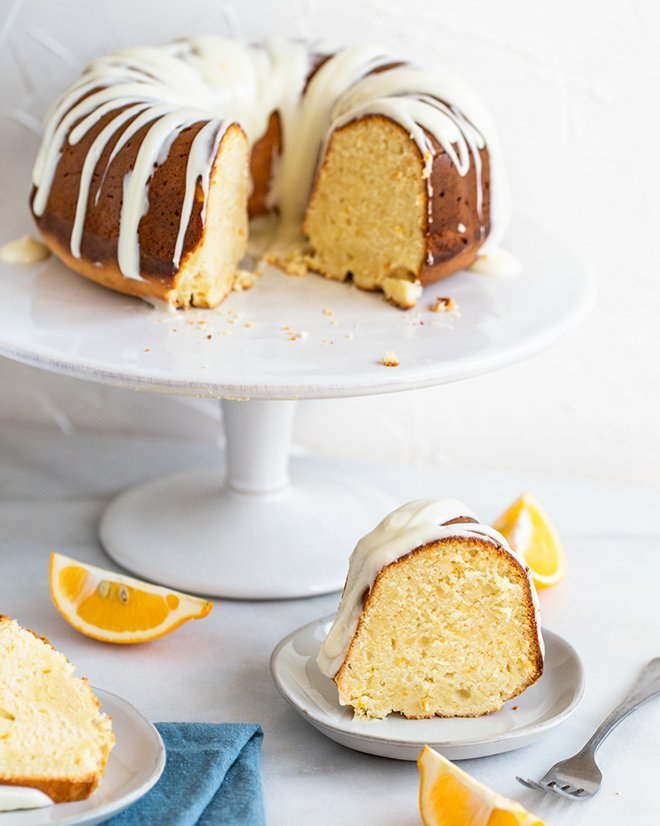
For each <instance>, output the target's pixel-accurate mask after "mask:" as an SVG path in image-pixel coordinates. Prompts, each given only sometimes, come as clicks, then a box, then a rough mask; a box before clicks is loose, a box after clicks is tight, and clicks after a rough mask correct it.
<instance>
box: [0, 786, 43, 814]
mask: <svg viewBox="0 0 660 826" xmlns="http://www.w3.org/2000/svg"><path fill="white" fill-rule="evenodd" d="M52 805H53V801H52V800H51V799H50V797H48V795H47V794H44V793H43V792H41V791H39V789H32V788H30V787H29V786H3V785H0V812H16V811H18V810H19V809H41V808H43V807H44V806H52Z"/></svg>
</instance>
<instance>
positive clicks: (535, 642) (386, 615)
mask: <svg viewBox="0 0 660 826" xmlns="http://www.w3.org/2000/svg"><path fill="white" fill-rule="evenodd" d="M318 665H319V668H320V670H321V672H322V673H323V674H325V675H326V676H328V677H330V678H332V679H334V681H335V682H336V684H337V687H338V689H339V701H340V703H341V704H342V705H350V706H353V709H354V710H355V714H356V715H357V716H361V717H386V716H387V715H388V714H390V713H392V712H400V713H401V714H403V715H404V716H405V717H409V718H421V717H434V716H438V717H477V716H480V715H482V714H489V713H491V712H494V711H497V710H498V709H499V708H500V707H501V706H502V704H503V703H504V702H505V701H506V700H509V699H511V698H512V697H515V696H517V695H518V694H520V693H521V692H522V691H524V689H525V688H527V687H528V686H529V685H531V684H532V683H533V682H535V681H536V680H537V679H538V678H539V677H540V676H541V673H542V671H543V640H542V637H541V629H540V622H539V608H538V599H537V596H536V592H535V590H534V585H533V583H532V581H531V579H530V576H529V571H528V570H527V568H526V566H525V564H524V562H523V561H522V560H521V559H520V558H519V557H518V556H516V554H514V553H513V551H512V550H511V549H510V548H509V546H508V545H507V543H506V540H505V539H504V537H502V536H501V535H500V534H498V533H497V531H495V530H494V529H493V528H490V527H487V526H485V525H481V524H479V522H478V521H477V520H476V517H475V516H474V514H472V513H470V511H469V510H468V509H467V508H466V507H465V506H464V505H462V504H461V503H460V502H457V501H455V500H453V499H447V500H443V501H438V500H432V499H420V500H417V501H414V502H410V503H409V504H407V505H404V506H403V507H401V508H399V509H398V510H395V511H394V512H393V513H391V514H390V515H389V516H387V517H386V518H385V519H384V520H383V521H382V522H381V523H380V524H379V525H378V527H376V528H375V530H373V531H372V532H371V533H370V534H367V536H365V537H364V538H363V539H361V540H360V541H359V542H358V544H357V547H356V548H355V551H354V552H353V555H352V556H351V561H350V567H349V571H348V577H347V579H346V585H345V587H344V593H343V595H342V599H341V603H340V606H339V611H338V613H337V617H336V619H335V621H334V623H333V625H332V627H331V628H330V631H329V633H328V636H327V638H326V640H325V642H324V643H323V646H322V648H321V651H320V653H319V656H318Z"/></svg>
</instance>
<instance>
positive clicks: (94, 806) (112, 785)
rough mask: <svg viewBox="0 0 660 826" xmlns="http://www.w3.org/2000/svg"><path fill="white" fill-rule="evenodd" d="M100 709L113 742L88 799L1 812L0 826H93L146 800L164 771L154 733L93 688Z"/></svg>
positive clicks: (118, 700)
mask: <svg viewBox="0 0 660 826" xmlns="http://www.w3.org/2000/svg"><path fill="white" fill-rule="evenodd" d="M94 693H95V694H96V696H97V697H98V698H99V700H100V701H101V710H102V711H104V712H105V713H106V714H109V715H110V716H111V717H112V729H113V731H114V733H115V737H116V738H117V742H116V745H115V747H114V748H113V750H112V751H111V752H110V758H109V760H108V765H107V766H106V770H105V775H104V776H103V780H102V781H101V783H100V785H99V787H98V789H97V790H96V791H95V792H94V794H93V795H92V796H91V797H90V798H89V799H88V800H82V801H80V802H79V803H59V804H57V805H55V806H47V807H45V808H43V809H29V810H27V811H22V812H5V813H0V826H45V824H52V823H57V824H65V823H66V824H74V823H75V824H78V826H83V824H85V826H93V824H96V823H102V822H103V821H105V820H107V819H108V818H110V817H112V816H113V815H116V814H119V812H123V811H124V809H126V808H128V807H129V806H130V805H131V804H132V803H135V801H136V800H139V799H140V798H141V797H142V796H143V795H145V794H146V793H147V792H148V791H149V789H150V788H151V787H152V786H153V785H154V784H155V783H156V781H157V780H158V778H159V777H160V776H161V774H162V773H163V768H164V767H165V747H164V746H163V741H162V740H161V739H160V734H158V731H157V730H156V728H155V727H154V726H153V725H152V724H151V723H150V722H149V721H148V720H146V719H145V718H144V717H143V716H142V715H141V714H140V713H139V712H138V711H137V710H136V709H135V708H133V706H132V705H131V704H130V703H127V702H126V700H122V698H121V697H117V695H116V694H110V692H109V691H102V690H101V689H98V688H95V689H94Z"/></svg>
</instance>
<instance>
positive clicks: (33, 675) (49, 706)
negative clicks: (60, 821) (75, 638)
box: [0, 615, 115, 803]
mask: <svg viewBox="0 0 660 826" xmlns="http://www.w3.org/2000/svg"><path fill="white" fill-rule="evenodd" d="M73 672H74V668H73V666H72V665H71V663H70V662H69V660H67V658H66V657H65V656H64V655H63V654H60V653H59V652H58V651H56V650H55V649H54V648H53V647H52V645H51V644H50V643H49V642H48V640H46V639H44V638H43V637H38V636H36V634H33V633H32V632H31V631H28V630H27V629H25V628H21V627H20V626H19V624H18V623H17V622H16V620H13V619H11V618H10V617H6V616H3V615H0V784H7V785H12V786H31V787H33V788H35V789H39V790H41V791H42V792H45V793H46V794H47V795H48V796H49V797H50V798H51V799H52V800H53V801H54V802H55V803H62V802H67V801H73V800H84V799H85V798H87V797H89V796H90V795H91V793H92V792H93V791H94V789H96V787H97V786H98V784H99V781H100V780H101V778H102V777H103V773H104V771H105V765H106V762H107V760H108V756H109V754H110V750H111V749H112V747H113V745H114V742H115V738H114V735H113V733H112V728H111V722H110V718H109V717H107V716H106V715H105V714H102V713H101V712H100V711H99V701H98V700H97V699H96V697H95V696H94V693H93V692H92V689H91V688H90V687H89V685H88V683H87V680H85V679H79V678H77V677H74V676H73Z"/></svg>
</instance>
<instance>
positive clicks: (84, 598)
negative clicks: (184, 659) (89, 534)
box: [50, 554, 213, 645]
mask: <svg viewBox="0 0 660 826" xmlns="http://www.w3.org/2000/svg"><path fill="white" fill-rule="evenodd" d="M50 593H51V596H52V598H53V602H54V603H55V607H56V608H57V610H58V611H59V612H60V614H62V616H63V617H64V619H65V620H66V621H67V622H68V623H69V624H70V625H72V626H73V627H74V628H75V629H76V630H77V631H80V633H81V634H85V636H87V637H93V638H94V639H96V640H102V641H103V642H113V643H119V644H125V645H126V644H132V643H138V642H149V641H150V640H155V639H156V638H157V637H162V636H163V635H164V634H169V633H170V631H174V629H175V628H178V627H179V626H180V625H181V624H182V623H184V622H186V621H187V620H190V619H201V618H202V617H205V616H207V615H208V614H209V613H210V611H211V609H212V608H213V603H212V602H209V601H208V600H205V599H200V598H199V597H191V596H189V595H188V594H181V593H179V592H178V591H170V590H168V589H167V588H161V587H160V586H158V585H151V583H149V582H142V581H141V580H139V579H133V578H132V577H128V576H122V575H121V574H116V573H114V572H113V571H106V570H104V569H103V568H95V567H94V566H93V565H86V564H85V563H84V562H78V561H77V560H75V559H70V558H69V557H68V556H62V554H51V556H50Z"/></svg>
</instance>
